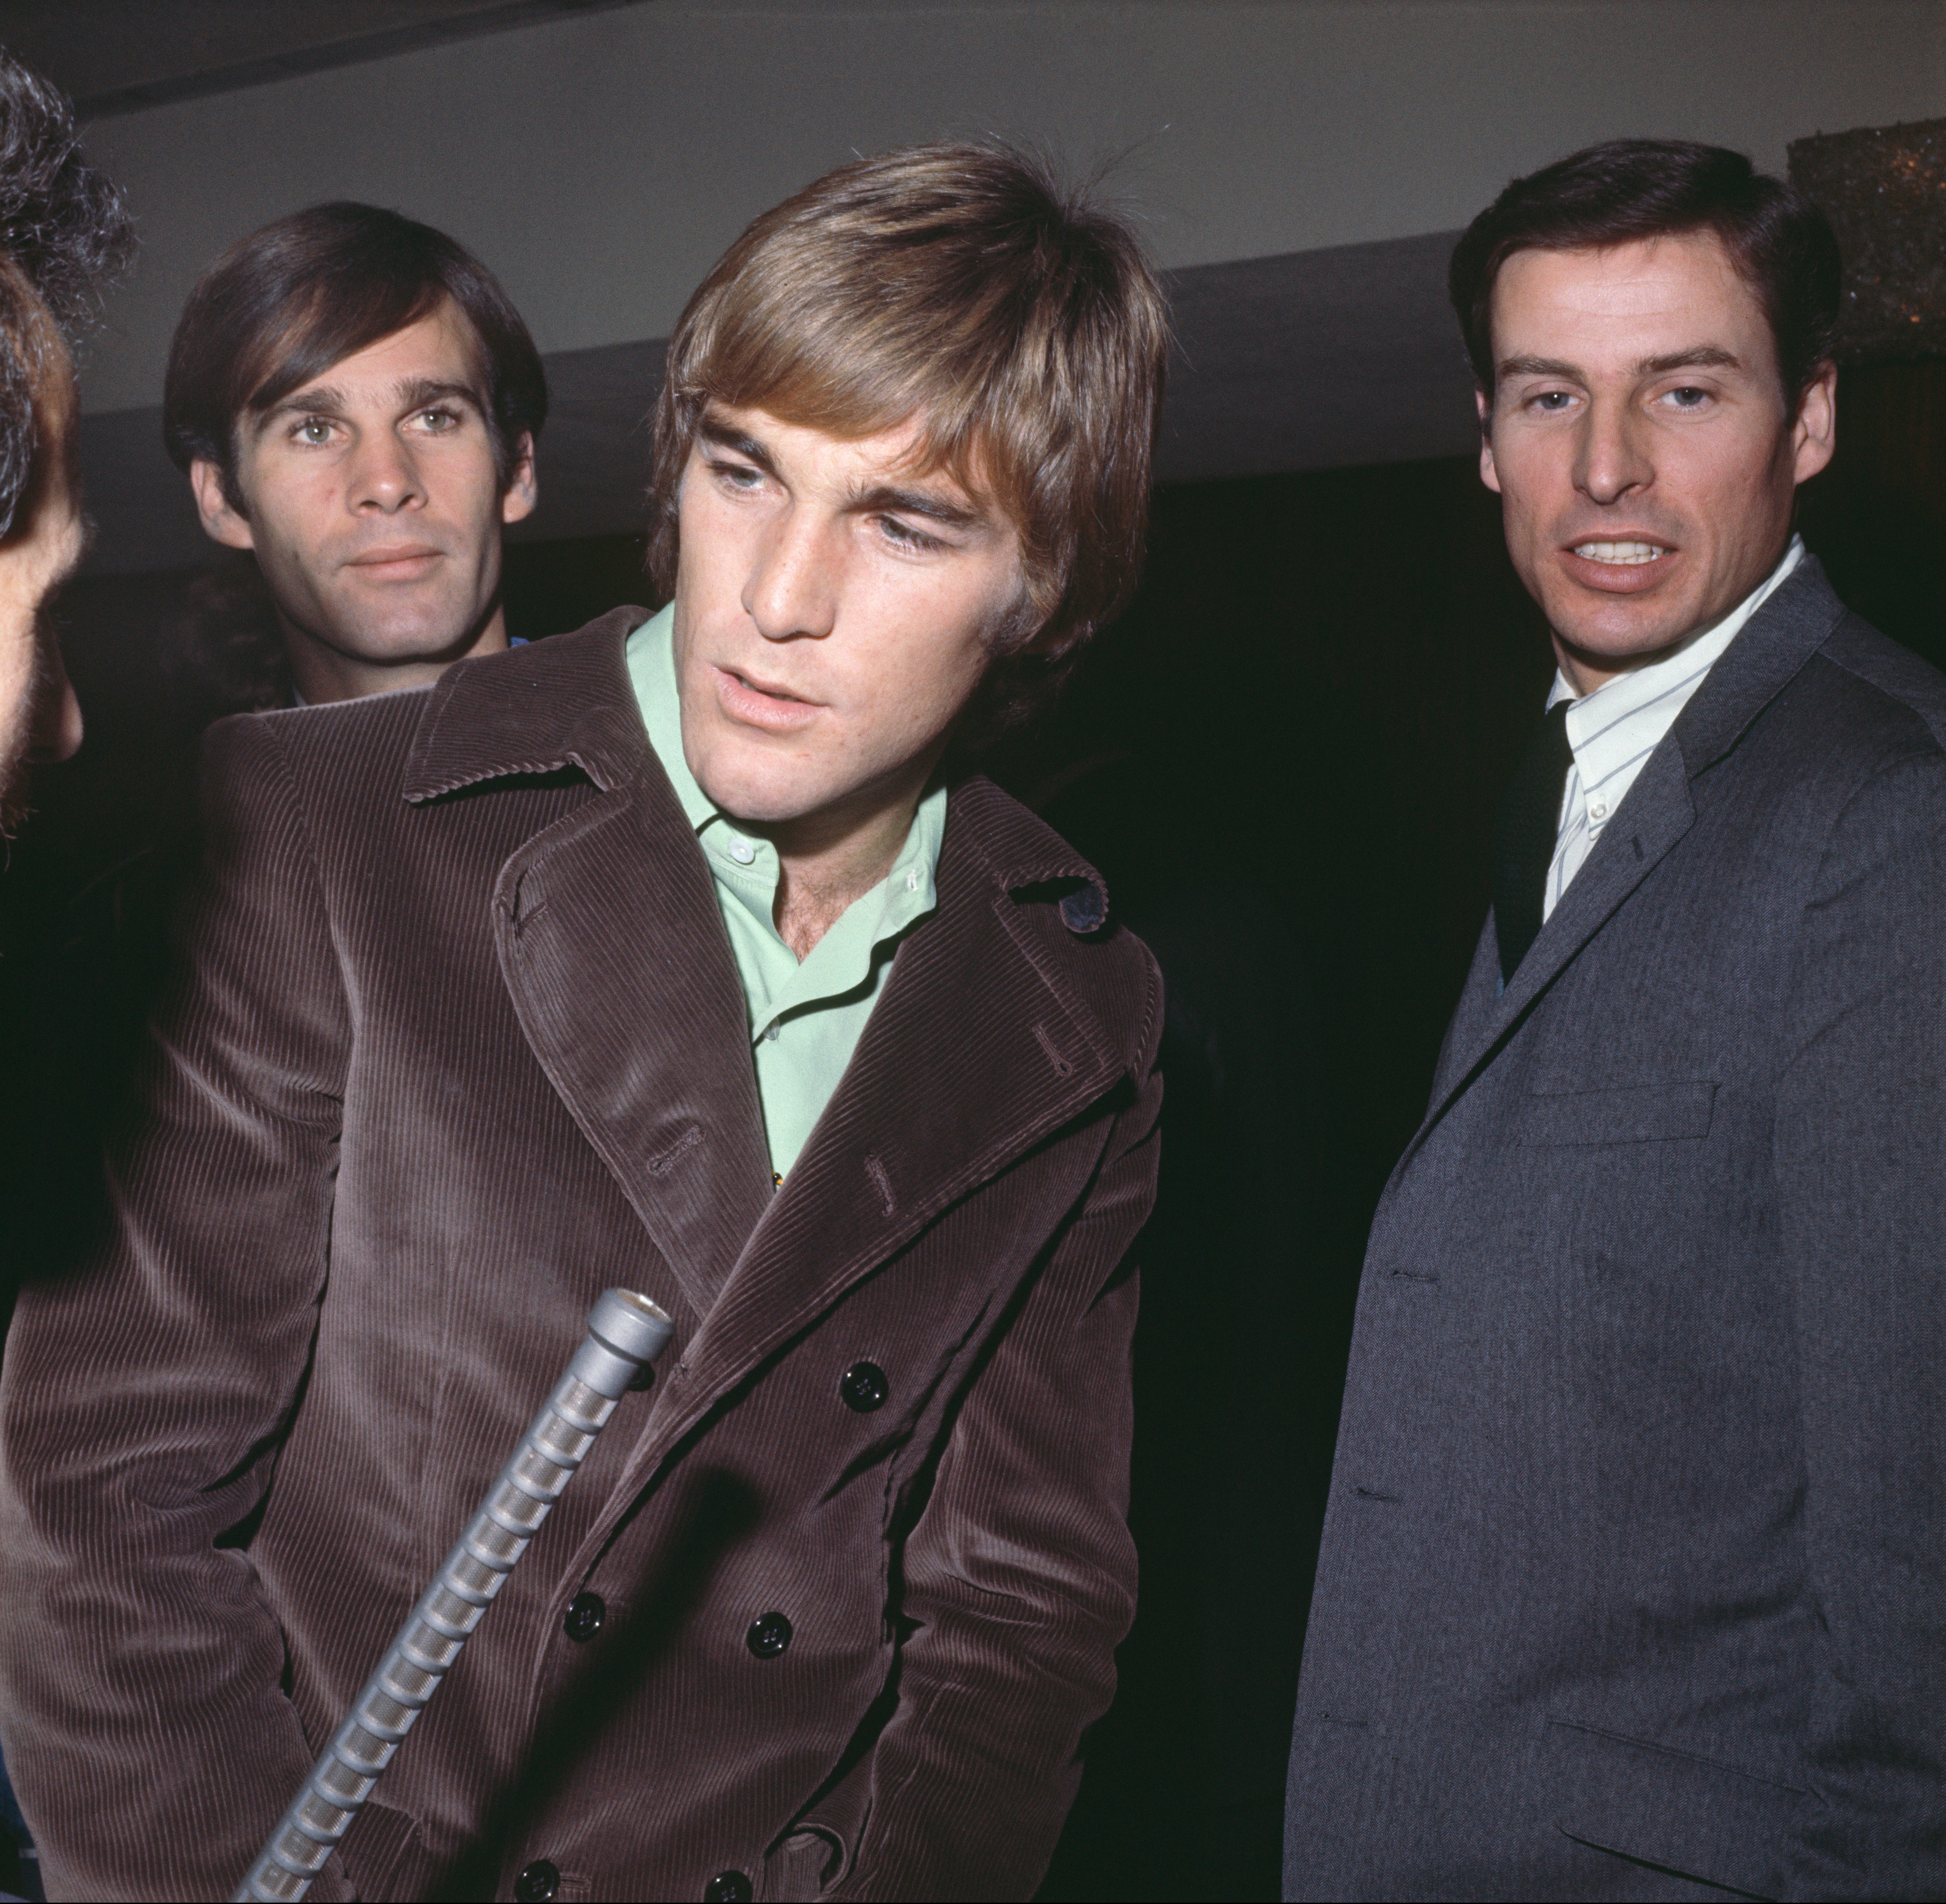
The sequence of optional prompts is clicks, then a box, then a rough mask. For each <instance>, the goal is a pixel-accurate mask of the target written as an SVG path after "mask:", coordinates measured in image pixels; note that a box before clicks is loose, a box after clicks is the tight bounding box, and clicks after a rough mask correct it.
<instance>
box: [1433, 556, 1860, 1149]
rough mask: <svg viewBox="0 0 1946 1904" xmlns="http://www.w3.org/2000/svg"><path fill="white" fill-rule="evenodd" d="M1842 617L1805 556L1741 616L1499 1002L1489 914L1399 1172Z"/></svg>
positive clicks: (1690, 819) (1649, 865)
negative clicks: (1696, 790) (1706, 778)
mask: <svg viewBox="0 0 1946 1904" xmlns="http://www.w3.org/2000/svg"><path fill="white" fill-rule="evenodd" d="M1845 613H1846V610H1845V606H1844V604H1843V603H1842V602H1840V601H1839V599H1838V597H1837V596H1836V594H1835V593H1834V592H1833V590H1832V588H1831V585H1830V582H1828V581H1827V580H1826V579H1825V576H1824V569H1823V567H1822V566H1821V564H1820V563H1818V560H1817V559H1816V558H1815V557H1812V556H1809V555H1807V556H1805V558H1804V560H1802V562H1800V563H1799V564H1798V565H1797V567H1796V569H1795V570H1794V571H1793V573H1792V574H1791V576H1790V578H1789V579H1788V580H1787V581H1786V582H1784V583H1783V584H1782V585H1781V586H1780V587H1779V588H1778V590H1777V591H1776V593H1775V594H1773V595H1772V596H1771V597H1770V599H1769V600H1768V601H1766V602H1765V603H1764V605H1763V606H1762V607H1761V608H1760V609H1758V610H1757V612H1756V614H1755V615H1753V616H1751V618H1750V621H1749V622H1748V623H1747V625H1745V627H1744V629H1743V630H1742V631H1741V633H1740V634H1738V635H1737V638H1736V639H1735V640H1734V641H1733V642H1731V643H1730V646H1729V647H1728V649H1727V650H1725V653H1724V654H1723V656H1722V659H1721V660H1719V662H1717V663H1716V665H1715V666H1714V667H1713V668H1711V669H1710V673H1709V676H1708V678H1707V679H1706V680H1704V683H1703V685H1702V686H1701V687H1700V688H1698V689H1697V691H1696V693H1695V695H1694V696H1693V697H1692V699H1691V701H1690V702H1689V704H1688V706H1687V707H1685V708H1684V709H1683V711H1682V713H1681V714H1679V716H1678V717H1677V718H1676V724H1675V726H1674V727H1673V728H1671V729H1670V732H1669V734H1668V736H1667V737H1666V739H1664V740H1663V743H1662V744H1661V745H1660V746H1659V747H1657V748H1656V750H1655V751H1654V753H1653V754H1651V755H1650V756H1649V759H1648V764H1647V765H1646V766H1645V767H1644V768H1643V769H1642V773H1640V775H1639V776H1638V777H1637V779H1636V783H1635V785H1633V786H1632V787H1631V788H1629V792H1628V797H1627V798H1626V799H1625V800H1623V802H1622V804H1621V805H1620V807H1618V808H1617V810H1616V812H1615V816H1614V819H1611V821H1610V822H1609V823H1608V829H1607V830H1606V832H1605V833H1604V834H1603V835H1602V841H1601V843H1600V844H1599V845H1598V846H1597V847H1596V848H1595V851H1594V852H1593V853H1591V854H1590V855H1589V858H1588V862H1587V863H1586V865H1585V866H1583V868H1582V869H1581V870H1580V872H1579V873H1577V875H1575V877H1574V882H1573V883H1572V884H1571V885H1570V886H1569V887H1568V890H1567V892H1566V893H1564V894H1563V895H1562V896H1561V902H1560V903H1559V904H1558V905H1557V906H1555V909H1554V911H1553V912H1552V914H1551V915H1549V918H1548V921H1547V923H1546V924H1545V925H1543V927H1541V929H1540V936H1539V937H1537V939H1536V940H1534V943H1533V945H1532V946H1530V947H1529V948H1528V950H1527V956H1526V957H1525V958H1523V959H1522V960H1521V964H1520V968H1519V970H1518V971H1516V972H1515V974H1514V976H1513V980H1512V983H1511V984H1509V986H1507V988H1506V991H1505V992H1502V993H1500V994H1499V995H1498V996H1497V998H1496V997H1493V996H1492V995H1491V992H1492V989H1493V988H1496V987H1497V986H1498V984H1499V980H1500V969H1499V965H1498V963H1497V960H1493V959H1489V958H1487V957H1486V955H1485V952H1484V945H1485V943H1486V940H1490V939H1491V938H1492V937H1493V922H1492V921H1491V919H1490V918H1489V920H1488V921H1487V930H1486V936H1485V940H1483V941H1482V947H1483V949H1482V950H1481V952H1480V953H1479V954H1478V955H1476V957H1475V959H1474V962H1473V970H1472V975H1471V977H1469V980H1468V981H1467V986H1466V994H1465V995H1464V996H1463V998H1462V999H1461V1001H1460V1004H1459V1011H1458V1012H1457V1013H1456V1015H1455V1017H1454V1020H1453V1031H1452V1034H1451V1035H1450V1038H1449V1041H1448V1045H1447V1051H1446V1052H1445V1053H1444V1055H1443V1056H1442V1058H1441V1063H1440V1067H1439V1076H1438V1082H1437V1083H1436V1084H1435V1086H1434V1091H1433V1100H1432V1108H1431V1109H1430V1110H1429V1112H1428V1113H1427V1115H1426V1120H1425V1122H1423V1123H1422V1125H1420V1127H1419V1133H1418V1134H1417V1135H1416V1137H1414V1138H1413V1140H1412V1143H1411V1144H1410V1146H1408V1147H1407V1151H1406V1153H1405V1156H1404V1158H1402V1159H1401V1160H1400V1168H1401V1169H1403V1168H1404V1165H1405V1164H1406V1163H1407V1162H1409V1161H1410V1159H1411V1158H1412V1157H1413V1155H1414V1154H1415V1153H1416V1151H1417V1150H1418V1149H1419V1146H1420V1145H1421V1144H1422V1143H1424V1142H1425V1140H1426V1137H1428V1136H1429V1134H1431V1132H1432V1128H1433V1126H1434V1125H1436V1124H1437V1123H1438V1122H1439V1120H1440V1119H1441V1117H1443V1116H1444V1115H1445V1113H1446V1112H1447V1109H1449V1108H1450V1106H1451V1105H1452V1104H1453V1102H1454V1100H1456V1098H1458V1097H1459V1095H1460V1094H1461V1093H1462V1092H1463V1091H1465V1090H1466V1088H1467V1086H1468V1085H1469V1084H1471V1083H1472V1081H1473V1079H1475V1078H1476V1077H1478V1075H1479V1074H1480V1072H1481V1071H1482V1070H1483V1069H1484V1068H1485V1067H1486V1066H1487V1063H1489V1062H1490V1060H1492V1058H1493V1056H1494V1054H1496V1053H1497V1052H1498V1051H1500V1048H1502V1047H1503V1045H1505V1043H1506V1041H1507V1039H1508V1038H1509V1037H1510V1036H1512V1034H1513V1032H1514V1031H1515V1029H1517V1027H1518V1026H1519V1025H1520V1024H1521V1022H1522V1021H1523V1020H1524V1019H1525V1017H1527V1014H1528V1013H1529V1012H1530V1011H1531V1010H1532V1009H1533V1008H1534V1005H1535V1004H1536V1003H1537V1001H1539V1000H1540V998H1542V997H1543V996H1544V995H1545V994H1546V992H1547V990H1548V989H1549V987H1550V986H1552V984H1553V983H1554V981H1555V980H1556V979H1557V978H1558V977H1560V975H1561V973H1562V972H1563V971H1565V969H1566V968H1567V967H1568V965H1569V964H1570V963H1571V962H1572V961H1573V960H1574V958H1575V956H1576V955H1577V954H1578V953H1579V952H1580V950H1581V949H1582V947H1583V946H1585V945H1586V944H1587V943H1588V942H1589V940H1590V939H1592V937H1594V936H1595V933H1597V932H1598V931H1599V930H1601V929H1602V927H1603V926H1604V925H1605V924H1607V923H1608V921H1609V920H1610V919H1611V918H1613V917H1614V915H1615V914H1616V912H1617V911H1619V910H1620V907H1621V906H1622V904H1623V901H1624V900H1626V899H1627V898H1628V896H1629V894H1630V893H1632V892H1633V891H1634V890H1635V889H1636V887H1638V886H1639V885H1640V884H1642V881H1644V880H1645V879H1646V878H1648V875H1649V874H1650V873H1651V872H1652V871H1653V870H1654V868H1655V866H1657V863H1659V862H1660V860H1661V859H1663V856H1665V855H1666V853H1668V852H1669V850H1670V848H1671V847H1673V846H1674V845H1675V844H1676V842H1677V841H1679V839H1681V838H1682V836H1683V835H1684V834H1685V833H1686V832H1688V830H1689V829H1690V828H1691V826H1692V825H1694V823H1695V818H1696V809H1695V803H1694V799H1693V798H1692V797H1691V792H1690V788H1691V785H1692V783H1693V782H1694V781H1695V780H1696V779H1697V778H1698V777H1699V776H1700V775H1701V774H1703V773H1705V772H1707V770H1709V769H1710V767H1713V766H1714V765H1715V764H1716V762H1717V761H1720V760H1722V758H1724V756H1725V755H1727V754H1728V753H1729V752H1730V751H1731V750H1732V749H1733V748H1734V747H1735V746H1736V745H1737V742H1738V741H1739V740H1741V739H1742V738H1743V736H1744V733H1745V732H1746V731H1747V730H1748V729H1749V727H1750V724H1751V723H1752V722H1753V721H1755V720H1756V717H1758V715H1759V714H1761V713H1762V711H1764V709H1765V708H1766V707H1768V705H1770V703H1771V701H1772V700H1774V699H1775V698H1776V697H1777V696H1778V694H1780V693H1781V692H1782V691H1783V690H1784V688H1785V687H1787V685H1788V684H1790V681H1791V680H1793V678H1794V677H1795V676H1796V674H1797V673H1798V671H1799V669H1801V668H1802V667H1803V665H1804V664H1805V662H1807V661H1809V659H1811V657H1812V656H1813V655H1814V654H1815V653H1817V651H1818V649H1819V648H1820V647H1821V646H1823V645H1824V643H1825V641H1826V640H1828V639H1829V638H1830V635H1831V633H1832V631H1833V629H1835V628H1836V627H1837V625H1838V624H1839V622H1840V621H1842V620H1843V618H1844V616H1845Z"/></svg>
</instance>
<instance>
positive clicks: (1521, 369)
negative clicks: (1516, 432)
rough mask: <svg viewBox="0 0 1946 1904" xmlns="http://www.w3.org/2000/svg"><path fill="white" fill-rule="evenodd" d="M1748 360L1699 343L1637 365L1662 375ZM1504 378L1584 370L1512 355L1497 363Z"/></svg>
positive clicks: (1575, 377) (1638, 370) (1739, 365)
mask: <svg viewBox="0 0 1946 1904" xmlns="http://www.w3.org/2000/svg"><path fill="white" fill-rule="evenodd" d="M1743 367H1744V360H1742V358H1741V357H1739V356H1737V355H1736V353H1734V351H1730V350H1724V349H1723V348H1722V347H1721V346H1720V345H1719V344H1697V346H1696V347H1695V348H1694V350H1672V351H1670V352H1669V353H1667V354H1666V356H1660V357H1643V358H1642V359H1640V360H1639V361H1638V362H1637V363H1636V366H1635V375H1636V376H1638V377H1660V376H1661V375H1663V373H1664V372H1666V371H1670V370H1741V369H1743ZM1495 374H1496V375H1499V376H1502V377H1565V378H1568V380H1569V381H1571V382H1575V383H1578V382H1580V381H1582V378H1583V372H1581V371H1580V369H1577V367H1576V366H1574V365H1573V364H1571V363H1563V362H1562V361H1561V359H1559V358H1558V357H1508V358H1506V359H1504V360H1503V361H1502V362H1501V363H1499V364H1498V365H1497V366H1495Z"/></svg>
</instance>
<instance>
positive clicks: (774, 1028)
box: [764, 1020, 783, 1045]
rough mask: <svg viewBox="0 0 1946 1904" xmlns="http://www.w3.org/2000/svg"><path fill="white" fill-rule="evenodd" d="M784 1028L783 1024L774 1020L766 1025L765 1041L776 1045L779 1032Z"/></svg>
mask: <svg viewBox="0 0 1946 1904" xmlns="http://www.w3.org/2000/svg"><path fill="white" fill-rule="evenodd" d="M782 1029H783V1026H781V1025H780V1024H778V1023H777V1022H776V1021H775V1020H772V1021H771V1023H769V1024H768V1025H766V1026H764V1043H765V1044H766V1045H774V1044H775V1043H776V1042H777V1033H778V1032H780V1031H781V1030H782Z"/></svg>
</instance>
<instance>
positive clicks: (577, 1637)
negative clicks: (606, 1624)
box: [561, 1594, 608, 1646]
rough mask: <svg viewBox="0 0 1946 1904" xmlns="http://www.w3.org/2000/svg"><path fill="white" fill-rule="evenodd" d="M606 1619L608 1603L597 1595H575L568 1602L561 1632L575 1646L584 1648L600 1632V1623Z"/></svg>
mask: <svg viewBox="0 0 1946 1904" xmlns="http://www.w3.org/2000/svg"><path fill="white" fill-rule="evenodd" d="M607 1617H608V1603H607V1601H606V1600H604V1599H603V1598H602V1597H601V1595H600V1594H576V1595H575V1597H573V1600H570V1601H569V1602H568V1606H567V1619H564V1620H563V1621H562V1622H561V1631H562V1632H564V1633H565V1634H567V1637H569V1638H570V1640H573V1642H574V1643H575V1644H576V1646H585V1645H586V1644H587V1643H588V1641H589V1640H592V1639H593V1638H594V1637H595V1634H598V1633H599V1632H600V1631H601V1622H603V1621H604V1620H605V1619H607Z"/></svg>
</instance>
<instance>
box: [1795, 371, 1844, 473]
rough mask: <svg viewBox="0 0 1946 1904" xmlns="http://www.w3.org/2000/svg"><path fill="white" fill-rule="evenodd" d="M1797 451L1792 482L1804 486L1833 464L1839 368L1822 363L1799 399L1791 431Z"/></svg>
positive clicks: (1835, 445)
mask: <svg viewBox="0 0 1946 1904" xmlns="http://www.w3.org/2000/svg"><path fill="white" fill-rule="evenodd" d="M1791 441H1792V447H1793V449H1794V450H1795V452H1796V455H1795V458H1794V461H1793V468H1792V471H1791V480H1793V482H1797V483H1802V482H1804V481H1805V480H1806V479H1807V478H1809V477H1813V476H1815V475H1816V474H1818V471H1820V470H1821V469H1822V468H1824V465H1825V464H1827V463H1828V462H1829V461H1830V460H1831V456H1832V452H1833V451H1835V450H1836V449H1837V447H1838V366H1836V364H1835V363H1821V364H1820V365H1819V366H1818V374H1817V375H1816V376H1815V377H1814V378H1812V380H1811V382H1810V384H1809V387H1807V388H1806V390H1805V393H1804V394H1803V395H1802V397H1799V399H1798V400H1797V421H1796V424H1795V425H1794V426H1793V429H1792V431H1791Z"/></svg>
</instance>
